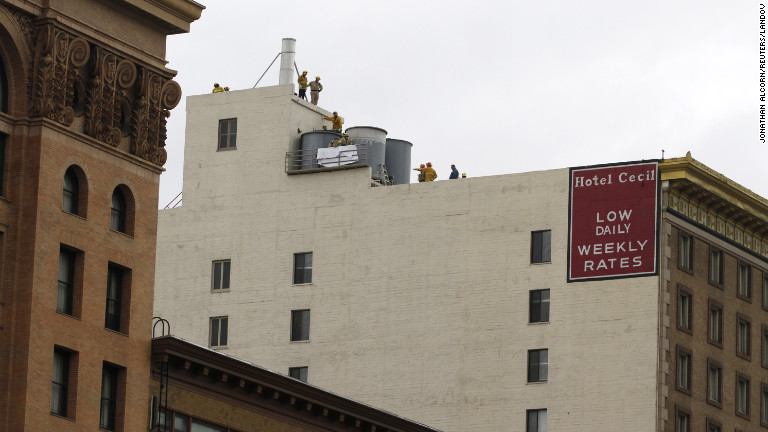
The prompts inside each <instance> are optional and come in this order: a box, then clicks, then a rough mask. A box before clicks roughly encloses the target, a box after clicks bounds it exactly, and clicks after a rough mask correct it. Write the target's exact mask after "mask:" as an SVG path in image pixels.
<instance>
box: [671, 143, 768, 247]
mask: <svg viewBox="0 0 768 432" xmlns="http://www.w3.org/2000/svg"><path fill="white" fill-rule="evenodd" d="M659 168H660V171H661V180H662V181H665V180H666V181H668V182H669V183H668V186H667V187H666V188H664V189H663V191H662V207H663V208H669V209H672V210H674V211H676V212H677V213H678V214H680V215H683V216H684V217H686V218H688V219H690V220H692V221H693V222H697V223H699V224H700V225H703V226H705V227H706V228H709V229H710V230H713V231H715V232H717V233H718V234H720V235H722V236H723V237H725V238H727V239H730V240H731V241H733V242H735V243H737V244H739V245H741V246H743V247H745V248H747V249H749V250H751V251H753V252H755V253H757V254H759V255H761V256H764V257H768V200H766V199H765V198H763V197H761V196H759V195H757V194H756V193H754V192H752V191H751V190H749V189H747V188H745V187H743V186H741V185H739V184H738V183H736V182H734V181H733V180H731V179H729V178H727V177H726V176H724V175H722V174H720V173H718V172H717V171H715V170H713V169H711V168H709V167H707V166H706V165H704V164H702V163H701V162H698V161H696V160H695V159H693V158H692V157H691V154H690V152H689V153H688V154H687V155H686V157H684V158H674V159H667V160H665V161H663V162H662V163H661V164H660V165H659Z"/></svg>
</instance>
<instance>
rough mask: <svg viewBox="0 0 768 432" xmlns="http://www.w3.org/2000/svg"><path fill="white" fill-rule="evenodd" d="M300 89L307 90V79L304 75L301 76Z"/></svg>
mask: <svg viewBox="0 0 768 432" xmlns="http://www.w3.org/2000/svg"><path fill="white" fill-rule="evenodd" d="M299 88H300V89H304V90H306V89H307V77H305V76H304V75H301V76H299Z"/></svg>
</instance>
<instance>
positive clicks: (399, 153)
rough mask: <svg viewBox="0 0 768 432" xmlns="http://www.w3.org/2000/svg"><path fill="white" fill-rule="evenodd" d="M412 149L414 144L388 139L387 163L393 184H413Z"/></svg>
mask: <svg viewBox="0 0 768 432" xmlns="http://www.w3.org/2000/svg"><path fill="white" fill-rule="evenodd" d="M411 147H413V144H411V143H409V142H408V141H403V140H399V139H392V138H387V149H386V157H385V163H386V164H387V172H388V173H389V175H390V176H391V177H392V184H396V185H398V184H408V183H410V182H411Z"/></svg>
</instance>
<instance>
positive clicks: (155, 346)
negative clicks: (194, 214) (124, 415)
mask: <svg viewBox="0 0 768 432" xmlns="http://www.w3.org/2000/svg"><path fill="white" fill-rule="evenodd" d="M170 357H176V358H179V359H182V360H185V361H189V362H194V363H198V364H201V365H204V366H206V367H208V368H211V369H216V370H219V371H221V372H224V373H227V374H229V375H232V376H236V377H238V378H240V379H243V380H246V381H249V382H252V383H254V384H257V385H260V386H264V387H269V388H271V389H273V390H274V391H277V392H280V393H281V394H288V395H291V396H292V397H295V398H297V399H303V400H304V401H306V402H309V403H311V404H313V405H315V406H321V407H325V408H327V409H330V410H334V411H338V412H340V413H343V414H345V415H347V416H349V417H352V418H357V419H360V420H362V421H366V422H370V423H373V424H376V425H379V426H381V427H385V428H387V429H388V430H391V431H408V432H411V431H412V432H440V431H439V430H438V429H434V428H431V427H429V426H426V425H424V424H421V423H418V422H415V421H413V420H409V419H407V418H405V417H401V416H398V415H395V414H392V413H390V412H387V411H384V410H381V409H378V408H375V407H373V406H370V405H367V404H365V403H362V402H358V401H355V400H353V399H349V398H347V397H343V396H340V395H338V394H336V393H333V392H330V391H328V390H324V389H321V388H320V387H316V386H313V385H311V384H308V383H305V382H302V381H299V380H297V379H294V378H291V377H289V376H287V375H283V374H280V373H277V372H274V371H271V370H269V369H266V368H263V367H260V366H257V365H255V364H253V363H250V362H247V361H244V360H240V359H238V358H236V357H233V356H230V355H227V354H224V353H221V352H218V351H214V350H212V349H210V348H206V347H203V346H201V345H197V344H194V343H191V342H189V341H186V340H184V339H181V338H178V337H175V336H160V337H156V338H154V339H153V340H152V359H153V360H158V361H166V360H168V359H169V358H170Z"/></svg>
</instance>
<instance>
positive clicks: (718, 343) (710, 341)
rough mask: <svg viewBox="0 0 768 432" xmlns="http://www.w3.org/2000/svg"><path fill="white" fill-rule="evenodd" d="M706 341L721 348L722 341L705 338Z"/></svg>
mask: <svg viewBox="0 0 768 432" xmlns="http://www.w3.org/2000/svg"><path fill="white" fill-rule="evenodd" d="M707 343H708V344H710V345H712V346H716V347H718V348H720V349H723V343H722V342H715V341H713V340H711V339H707Z"/></svg>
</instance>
